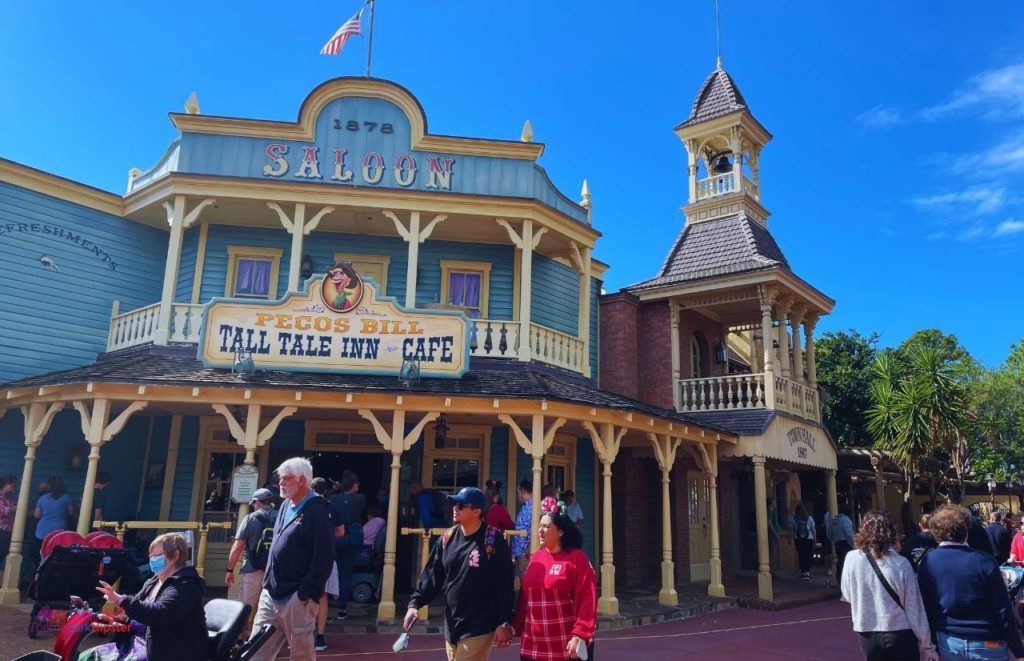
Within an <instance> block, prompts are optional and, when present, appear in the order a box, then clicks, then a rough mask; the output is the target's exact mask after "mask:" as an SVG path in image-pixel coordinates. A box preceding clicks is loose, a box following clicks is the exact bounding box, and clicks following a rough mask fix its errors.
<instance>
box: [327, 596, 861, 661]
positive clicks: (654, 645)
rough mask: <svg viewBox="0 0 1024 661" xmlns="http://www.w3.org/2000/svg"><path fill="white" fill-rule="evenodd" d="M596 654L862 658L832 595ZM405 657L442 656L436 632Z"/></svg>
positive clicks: (362, 638) (614, 634) (333, 637)
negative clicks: (811, 603) (828, 598)
mask: <svg viewBox="0 0 1024 661" xmlns="http://www.w3.org/2000/svg"><path fill="white" fill-rule="evenodd" d="M394 640H395V636H394V635H382V634H362V635H345V634H328V637H327V642H328V644H329V645H330V646H331V649H329V650H328V651H326V652H320V653H319V654H318V655H317V658H318V659H323V660H325V661H329V660H332V659H337V660H339V661H340V660H342V659H360V660H362V659H394V658H396V657H395V655H394V653H393V652H392V651H391V645H392V643H393V642H394ZM594 656H595V657H597V658H598V659H600V660H601V661H605V660H608V661H610V660H613V659H629V658H638V657H640V658H643V660H644V661H669V660H670V659H671V660H674V659H715V660H716V661H749V660H750V659H765V660H768V659H772V660H775V659H806V660H815V659H820V660H822V661H860V660H861V659H863V658H864V657H863V655H862V654H861V652H860V648H859V646H858V644H857V638H856V635H855V634H854V633H853V632H852V630H851V629H850V607H849V606H848V605H847V604H844V603H841V602H838V601H830V602H826V603H822V604H816V605H814V606H804V607H801V608H793V609H789V610H785V611H776V612H770V611H755V610H740V609H734V610H729V611H722V612H717V613H708V614H706V615H701V616H698V617H694V618H690V619H687V620H681V621H676V622H666V623H664V624H654V625H650V626H646V627H636V628H633V629H624V630H619V631H609V632H607V633H601V634H599V635H598V639H597V645H596V647H595V650H594ZM397 658H401V659H403V660H404V661H414V660H419V661H427V660H430V661H438V660H439V659H443V658H444V642H443V640H442V639H441V637H440V636H439V635H421V636H415V635H414V636H413V637H412V641H411V643H410V645H409V648H408V649H407V650H406V651H405V652H403V653H402V654H401V655H400V657H397ZM518 658H519V649H518V647H514V648H511V649H508V650H502V651H497V650H496V651H495V653H494V654H492V655H491V659H493V661H513V660H514V659H518Z"/></svg>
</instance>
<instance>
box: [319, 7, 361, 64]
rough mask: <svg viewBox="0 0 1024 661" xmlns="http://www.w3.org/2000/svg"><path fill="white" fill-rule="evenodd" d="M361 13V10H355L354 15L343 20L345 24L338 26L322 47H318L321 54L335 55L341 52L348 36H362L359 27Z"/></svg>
mask: <svg viewBox="0 0 1024 661" xmlns="http://www.w3.org/2000/svg"><path fill="white" fill-rule="evenodd" d="M362 15H363V10H362V9H360V10H359V11H357V12H356V15H355V16H353V17H352V18H350V19H348V20H347V21H345V24H344V25H342V26H341V27H340V28H338V31H337V32H335V33H334V36H333V37H331V39H330V41H328V42H327V43H326V44H324V47H323V48H321V49H320V54H321V55H337V54H338V53H340V52H341V47H342V46H344V45H345V42H346V41H348V38H349V37H351V36H352V35H356V36H362V34H363V33H362V31H361V30H360V29H359V18H360V17H361V16H362Z"/></svg>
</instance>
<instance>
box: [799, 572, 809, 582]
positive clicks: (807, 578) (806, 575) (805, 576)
mask: <svg viewBox="0 0 1024 661" xmlns="http://www.w3.org/2000/svg"><path fill="white" fill-rule="evenodd" d="M800 578H801V579H803V580H805V581H807V582H808V583H810V581H811V575H810V574H804V575H803V576H801V577H800Z"/></svg>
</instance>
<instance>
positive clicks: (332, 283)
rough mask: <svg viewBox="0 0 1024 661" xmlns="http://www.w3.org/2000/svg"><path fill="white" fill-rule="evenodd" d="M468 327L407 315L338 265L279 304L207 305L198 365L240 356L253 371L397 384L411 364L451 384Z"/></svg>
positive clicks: (448, 317)
mask: <svg viewBox="0 0 1024 661" xmlns="http://www.w3.org/2000/svg"><path fill="white" fill-rule="evenodd" d="M468 324H469V320H468V318H467V317H466V316H465V315H463V314H462V313H461V312H453V311H448V310H406V309H404V308H402V307H401V306H399V305H398V304H397V303H396V302H395V301H394V299H393V298H389V297H378V294H377V288H376V285H375V284H373V282H372V281H370V280H364V279H362V278H361V277H360V276H359V274H358V273H356V271H355V269H353V268H352V265H351V264H349V263H347V262H341V263H339V264H336V265H335V266H334V267H333V268H331V269H330V270H329V271H328V272H327V274H325V275H324V276H323V277H322V278H320V279H319V280H317V279H315V278H314V279H311V280H310V281H309V282H308V283H307V285H306V290H305V291H304V292H291V293H289V294H288V295H287V296H285V297H284V298H283V299H281V300H279V301H251V300H240V299H223V298H218V299H214V300H213V301H211V302H210V303H207V305H206V311H205V314H204V315H203V330H202V336H201V338H200V341H199V359H200V360H202V362H203V364H204V365H206V366H207V367H231V366H232V364H233V363H234V358H235V354H236V352H238V351H242V352H246V353H249V354H251V356H252V359H253V363H254V364H255V366H256V369H266V370H287V371H293V372H337V373H349V374H393V375H396V376H397V375H398V374H399V373H400V371H401V368H402V363H403V362H404V361H406V360H412V361H417V362H418V363H419V366H420V373H421V374H422V375H423V376H434V377H447V378H458V377H460V376H462V374H463V373H464V372H465V371H466V370H467V369H468V367H469V343H468V342H467V341H466V338H467V335H468Z"/></svg>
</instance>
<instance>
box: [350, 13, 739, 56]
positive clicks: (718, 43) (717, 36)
mask: <svg viewBox="0 0 1024 661" xmlns="http://www.w3.org/2000/svg"><path fill="white" fill-rule="evenodd" d="M370 7H373V0H370ZM370 17H371V18H370V21H371V23H370V25H371V26H372V25H373V23H372V21H373V10H372V9H371V10H370ZM720 24H721V20H720V19H719V17H718V0H715V46H716V49H717V51H718V61H717V63H716V64H717V66H718V68H719V69H721V68H722V35H721V28H720ZM370 35H371V37H370V38H371V39H372V38H373V28H372V27H371V28H370Z"/></svg>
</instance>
